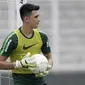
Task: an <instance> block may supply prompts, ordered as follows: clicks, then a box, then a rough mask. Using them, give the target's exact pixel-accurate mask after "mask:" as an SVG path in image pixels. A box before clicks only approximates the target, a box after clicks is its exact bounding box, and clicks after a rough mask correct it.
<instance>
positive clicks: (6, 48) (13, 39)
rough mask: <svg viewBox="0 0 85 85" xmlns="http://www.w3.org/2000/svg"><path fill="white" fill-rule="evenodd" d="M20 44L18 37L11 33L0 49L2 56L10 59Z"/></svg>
mask: <svg viewBox="0 0 85 85" xmlns="http://www.w3.org/2000/svg"><path fill="white" fill-rule="evenodd" d="M17 43H18V39H17V36H16V34H15V33H14V32H11V33H10V34H9V35H8V36H7V37H6V39H5V40H4V42H3V44H2V47H1V49H0V55H1V56H5V57H9V56H10V54H11V53H12V51H13V50H14V49H16V47H17Z"/></svg>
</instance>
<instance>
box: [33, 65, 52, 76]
mask: <svg viewBox="0 0 85 85" xmlns="http://www.w3.org/2000/svg"><path fill="white" fill-rule="evenodd" d="M51 68H52V65H49V64H48V67H47V70H46V71H45V72H41V73H37V74H36V75H35V76H36V77H43V76H46V75H48V74H49V72H50V70H51Z"/></svg>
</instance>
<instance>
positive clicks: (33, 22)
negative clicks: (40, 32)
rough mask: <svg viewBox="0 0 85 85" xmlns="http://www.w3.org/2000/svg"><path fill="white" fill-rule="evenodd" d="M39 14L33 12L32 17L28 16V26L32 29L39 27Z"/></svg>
mask: <svg viewBox="0 0 85 85" xmlns="http://www.w3.org/2000/svg"><path fill="white" fill-rule="evenodd" d="M39 22H40V20H39V14H38V13H37V11H36V10H34V11H32V14H31V16H28V25H29V26H30V27H31V28H37V27H38V25H39Z"/></svg>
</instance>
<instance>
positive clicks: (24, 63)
mask: <svg viewBox="0 0 85 85" xmlns="http://www.w3.org/2000/svg"><path fill="white" fill-rule="evenodd" d="M29 56H30V53H29V52H28V53H27V54H26V55H25V56H24V58H23V59H22V60H20V61H19V60H16V62H14V63H13V65H14V68H28V69H30V70H34V69H35V67H36V62H35V60H34V59H33V57H29Z"/></svg>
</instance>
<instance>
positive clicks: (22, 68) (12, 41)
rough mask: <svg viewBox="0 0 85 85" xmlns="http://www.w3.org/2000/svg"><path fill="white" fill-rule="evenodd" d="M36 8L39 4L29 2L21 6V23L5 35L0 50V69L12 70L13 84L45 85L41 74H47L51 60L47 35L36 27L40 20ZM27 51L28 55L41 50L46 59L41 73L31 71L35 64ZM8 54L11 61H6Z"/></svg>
mask: <svg viewBox="0 0 85 85" xmlns="http://www.w3.org/2000/svg"><path fill="white" fill-rule="evenodd" d="M38 10H39V6H37V5H33V4H29V3H26V4H23V5H22V6H21V8H20V16H21V19H22V21H23V24H22V26H21V27H20V28H19V29H16V30H14V31H13V32H11V33H10V34H9V35H8V36H7V38H6V39H5V41H4V43H3V45H2V48H1V50H0V69H5V70H12V74H13V79H14V84H15V85H47V84H46V83H45V82H44V80H43V76H45V75H46V74H48V72H49V70H50V69H51V68H52V64H53V61H52V56H51V50H50V46H49V44H48V37H47V35H46V34H44V33H42V32H40V31H38V30H37V29H36V28H37V27H38V24H39V22H40V20H39V19H38V17H39V14H38V13H37V11H38ZM29 52H30V54H31V55H30V56H33V55H34V54H40V53H41V52H42V53H43V54H44V55H45V56H46V58H47V59H48V68H47V71H46V72H43V73H42V74H43V75H41V73H38V74H37V75H35V74H34V73H33V71H32V69H33V68H35V64H34V62H30V60H31V59H30V58H31V57H30V58H29ZM9 56H10V60H11V62H7V61H6V60H7V59H8V57H9ZM31 68H32V69H31Z"/></svg>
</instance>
